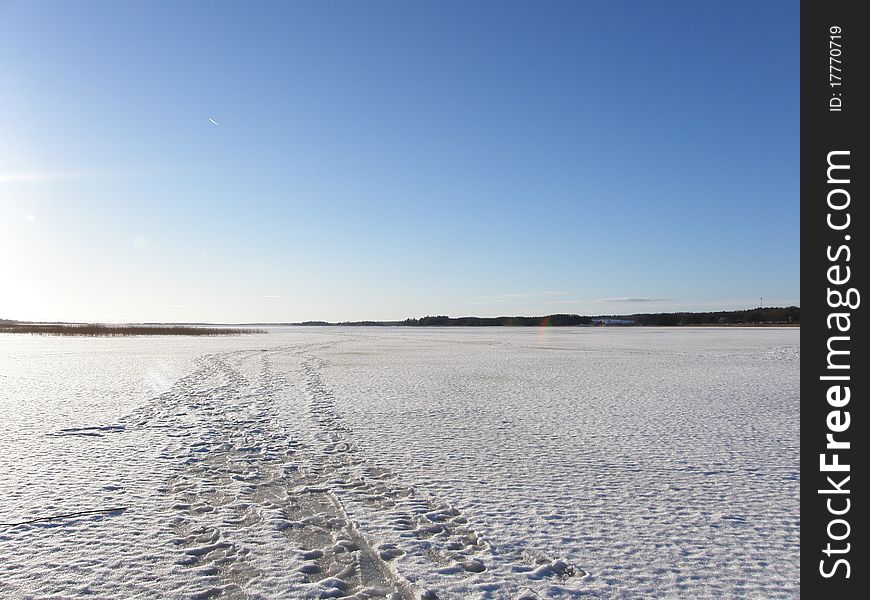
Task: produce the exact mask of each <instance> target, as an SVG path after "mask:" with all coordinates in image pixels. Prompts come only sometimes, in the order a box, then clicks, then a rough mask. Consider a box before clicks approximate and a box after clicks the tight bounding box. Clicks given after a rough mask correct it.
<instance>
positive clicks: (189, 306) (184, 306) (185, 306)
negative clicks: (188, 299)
mask: <svg viewBox="0 0 870 600" xmlns="http://www.w3.org/2000/svg"><path fill="white" fill-rule="evenodd" d="M170 308H191V305H190V304H172V305H170Z"/></svg>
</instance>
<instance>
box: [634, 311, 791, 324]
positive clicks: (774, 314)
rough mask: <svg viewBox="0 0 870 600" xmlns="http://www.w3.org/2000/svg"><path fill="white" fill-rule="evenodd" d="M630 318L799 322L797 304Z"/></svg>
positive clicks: (684, 321)
mask: <svg viewBox="0 0 870 600" xmlns="http://www.w3.org/2000/svg"><path fill="white" fill-rule="evenodd" d="M620 318H622V319H630V320H632V321H634V323H635V324H636V325H792V324H799V323H800V322H801V309H800V307H799V306H786V307H772V308H753V309H750V310H731V311H718V312H681V313H653V314H637V315H630V316H627V317H620Z"/></svg>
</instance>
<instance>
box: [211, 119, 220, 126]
mask: <svg viewBox="0 0 870 600" xmlns="http://www.w3.org/2000/svg"><path fill="white" fill-rule="evenodd" d="M208 120H209V121H211V123H212V125H217V126H218V127H220V123H218V122H217V121H215V120H214V119H212V118H211V117H209V118H208Z"/></svg>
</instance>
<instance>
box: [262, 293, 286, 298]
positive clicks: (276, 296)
mask: <svg viewBox="0 0 870 600" xmlns="http://www.w3.org/2000/svg"><path fill="white" fill-rule="evenodd" d="M260 297H261V298H280V297H281V296H279V295H277V294H266V295H264V296H260Z"/></svg>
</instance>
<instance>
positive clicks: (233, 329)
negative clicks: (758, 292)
mask: <svg viewBox="0 0 870 600" xmlns="http://www.w3.org/2000/svg"><path fill="white" fill-rule="evenodd" d="M262 327H798V328H799V327H800V307H798V306H787V307H769V308H753V309H749V310H737V311H716V312H674V313H635V314H631V315H598V316H583V315H575V314H554V315H546V316H538V317H525V316H512V317H507V316H504V317H448V316H446V315H437V316H425V317H421V318H419V319H405V320H402V321H340V322H330V321H301V322H285V323H128V324H118V325H107V324H94V323H90V324H88V323H58V322H53V323H45V322H42V323H37V322H25V321H11V320H5V319H0V333H32V334H39V335H83V336H100V337H102V336H131V335H199V336H202V335H205V336H208V335H244V334H250V333H265V332H264V331H263V330H262V329H258V328H262Z"/></svg>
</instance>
